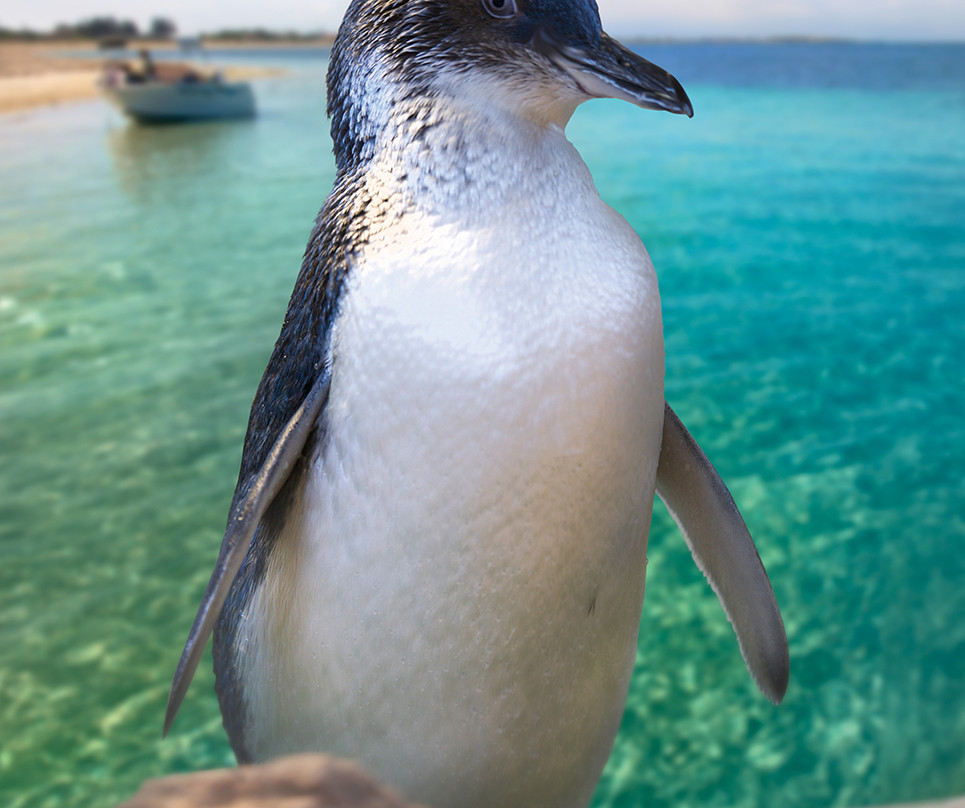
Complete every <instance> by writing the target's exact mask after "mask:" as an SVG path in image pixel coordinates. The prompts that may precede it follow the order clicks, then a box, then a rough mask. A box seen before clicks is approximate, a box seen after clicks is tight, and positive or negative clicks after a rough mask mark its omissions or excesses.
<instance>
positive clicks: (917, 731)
mask: <svg viewBox="0 0 965 808" xmlns="http://www.w3.org/2000/svg"><path fill="white" fill-rule="evenodd" d="M644 52H645V53H646V55H647V56H648V57H650V58H651V59H653V60H654V61H656V62H658V63H660V64H663V65H664V66H665V67H668V68H670V69H672V70H673V71H674V72H675V73H676V74H677V75H678V77H679V78H680V79H681V81H682V82H683V83H684V85H685V86H686V87H687V89H688V91H689V92H690V95H691V97H692V99H693V101H694V106H695V108H696V111H697V114H696V117H695V118H694V119H693V120H692V121H687V120H685V119H683V118H679V117H672V116H668V115H658V114H655V113H645V112H641V111H640V110H637V109H635V108H633V107H630V106H628V105H625V104H619V103H616V102H595V103H593V104H589V105H586V106H585V107H583V108H582V109H581V111H580V112H579V113H578V115H577V117H576V118H575V119H574V121H573V123H572V124H571V126H570V129H569V133H570V137H571V138H572V139H573V140H574V142H575V143H576V144H577V145H578V147H579V148H580V149H581V151H582V152H583V154H584V156H585V158H586V159H587V162H588V163H589V164H590V167H591V169H592V170H593V172H594V175H595V177H596V179H597V183H598V186H599V188H600V191H601V193H602V195H603V196H604V198H605V199H607V200H608V201H609V202H610V203H611V204H613V205H614V206H615V207H616V208H618V209H619V210H620V211H621V212H622V213H623V214H624V215H625V216H626V217H627V218H628V219H629V220H630V221H631V222H632V224H633V225H634V226H635V227H636V228H637V229H638V230H639V232H640V233H641V234H642V235H643V237H644V239H645V241H646V243H647V245H648V247H649V248H650V251H651V254H652V256H653V258H654V263H655V265H656V266H657V271H658V274H659V276H660V282H661V289H662V294H663V304H664V318H665V329H666V341H667V396H668V398H669V400H670V401H671V403H672V404H673V405H674V406H675V408H676V409H677V411H678V413H680V415H681V416H682V417H683V419H684V421H685V422H686V423H687V424H688V425H689V427H690V428H691V430H692V431H693V432H694V433H695V435H696V436H697V438H698V440H699V441H700V442H701V443H702V445H703V447H704V449H705V450H706V451H707V453H708V454H709V455H710V457H711V458H712V459H713V460H714V461H715V463H716V464H717V467H718V469H719V470H720V472H721V473H722V475H723V476H724V478H725V480H726V481H727V482H728V484H729V485H730V487H731V490H732V491H733V493H734V495H735V497H736V499H737V501H738V503H739V504H740V505H741V507H742V510H743V513H744V516H745V518H746V521H747V523H748V525H749V527H750V529H751V532H752V533H753V535H754V536H755V537H756V539H757V542H758V546H759V548H760V552H761V555H762V557H763V559H764V562H765V564H766V565H767V567H768V569H769V571H770V574H771V580H772V581H773V584H774V588H775V591H776V593H777V596H778V600H779V601H780V604H781V607H782V610H783V613H784V617H785V620H786V623H787V628H788V634H789V637H790V643H791V654H792V666H793V668H792V679H791V685H790V689H789V691H788V695H787V698H786V700H785V702H784V704H783V705H782V706H780V707H778V708H775V707H773V706H771V705H770V704H769V703H767V702H766V701H765V700H764V699H763V698H762V697H761V696H760V695H759V694H758V693H757V692H756V691H755V689H754V687H753V684H752V683H751V681H750V679H749V677H748V676H747V674H746V672H745V670H744V667H743V664H742V662H741V660H740V656H739V654H738V651H737V647H736V643H735V641H734V638H733V635H732V633H731V630H730V627H729V625H728V624H727V621H726V619H725V618H724V616H723V614H722V612H721V611H720V609H719V607H718V605H717V603H716V599H715V598H714V596H713V594H712V593H711V592H710V590H709V589H708V588H707V587H706V585H705V584H704V582H703V579H702V577H701V576H700V574H699V572H698V571H697V570H696V568H694V566H693V564H692V563H691V561H690V558H689V554H688V553H687V550H686V548H685V546H684V544H683V541H682V540H681V539H680V537H679V535H678V534H677V532H676V530H675V529H674V528H673V527H672V525H671V524H670V522H669V520H668V518H667V516H666V513H665V512H664V510H663V509H662V507H659V506H658V508H657V511H656V514H655V519H654V526H653V530H652V537H651V547H650V552H649V557H650V566H649V572H648V582H647V602H646V604H645V606H644V614H643V623H642V630H641V639H640V652H639V657H638V666H637V671H636V674H635V678H634V680H633V684H632V687H631V693H630V700H629V704H628V707H627V712H626V715H625V718H624V721H623V726H622V729H621V732H620V735H619V737H618V739H617V742H616V746H615V748H614V752H613V756H612V759H611V761H610V764H609V766H608V768H607V770H606V772H605V775H604V778H603V780H602V782H601V785H600V788H599V790H598V792H597V797H596V802H595V804H596V805H597V806H600V807H601V808H602V806H621V807H622V806H645V805H654V806H662V807H664V808H670V806H748V807H749V806H775V805H780V806H783V807H785V808H818V807H819V806H830V805H835V806H854V805H862V804H872V803H879V802H887V801H898V800H908V799H918V798H924V797H935V796H942V795H948V794H953V793H962V792H965V752H963V750H965V686H963V682H965V553H963V548H965V483H963V475H965V425H963V424H965V395H963V392H962V390H963V376H965V47H962V46H947V47H945V46H931V47H903V46H848V45H833V46H829V45H797V46H770V47H760V46H721V45H693V46H659V47H651V48H647V49H645V51H644ZM262 58H264V57H262ZM287 59H288V66H289V67H291V68H292V73H291V74H290V75H289V76H287V77H285V78H279V79H272V80H268V81H264V82H260V83H259V84H258V85H257V88H256V89H257V96H258V102H259V106H260V115H259V117H258V118H257V119H256V120H254V121H252V122H245V123H236V124H212V125H196V126H188V127H165V128H154V129H152V128H143V127H137V126H132V125H129V124H127V123H125V122H123V121H122V120H121V119H120V118H119V117H118V116H117V115H115V114H114V113H113V112H110V111H108V109H107V108H106V106H105V105H103V104H102V103H101V102H99V101H98V102H91V103H81V104H76V105H70V106H65V107H62V108H58V109H50V110H42V111H35V112H29V113H21V114H14V115H6V116H3V117H0V461H2V462H0V649H2V652H0V804H3V805H6V806H12V807H13V808H26V807H27V806H31V808H33V806H61V805H78V806H87V805H110V804H112V803H113V802H115V801H117V800H120V799H122V798H124V797H126V796H129V795H130V794H131V793H132V792H133V791H134V790H135V789H136V787H137V786H138V784H139V783H140V782H141V781H142V780H143V779H144V778H146V777H153V776H158V775H161V774H165V773H169V772H175V771H185V770H193V769H200V768H206V767H212V766H221V765H226V764H230V763H232V762H233V758H232V755H231V752H230V749H229V748H228V745H227V742H226V740H225V737H224V734H223V731H222V730H221V727H220V716H219V714H218V709H217V705H216V700H215V698H214V696H213V694H212V676H211V674H210V665H209V664H208V663H203V664H202V670H201V671H200V672H199V674H198V676H197V678H196V680H195V684H194V686H193V688H192V691H191V693H190V695H189V697H188V700H187V702H186V703H185V706H184V708H183V709H182V712H181V715H180V716H179V719H178V722H177V724H176V725H175V729H174V732H173V733H172V735H171V736H170V737H169V738H168V739H167V740H165V741H162V740H161V739H160V726H161V717H162V715H163V709H164V702H165V698H166V692H167V687H168V685H169V682H170V677H171V673H172V670H173V667H174V664H175V662H176V660H177V657H178V654H179V652H180V649H181V645H182V643H183V640H184V637H185V634H186V631H187V628H188V626H189V625H190V622H191V619H192V617H193V614H194V610H195V608H196V605H197V601H198V599H199V597H200V594H201V592H202V591H203V588H204V584H205V582H206V579H207V577H208V574H209V571H210V567H211V564H212V561H213V558H214V555H215V553H216V551H217V547H218V544H219V541H220V538H221V530H222V528H223V525H224V518H225V514H226V510H227V505H228V502H229V499H230V496H231V492H232V488H233V485H234V480H235V475H236V474H237V467H238V462H239V458H240V451H241V442H242V438H243V435H244V427H245V422H246V417H247V409H248V406H249V404H250V401H251V397H252V395H253V393H254V390H255V387H256V385H257V382H258V379H259V376H260V374H261V371H262V369H263V367H264V363H265V361H266V360H267V358H268V353H269V351H270V349H271V345H272V343H273V341H274V339H275V337H276V336H277V333H278V328H279V325H280V322H281V318H282V314H283V311H284V308H285V305H286V302H287V298H288V294H289V293H290V291H291V286H292V283H293V281H294V278H295V275H296V272H297V269H298V266H299V262H300V257H301V252H302V249H303V246H304V244H305V241H306V238H307V235H308V232H309V229H310V227H311V223H312V220H313V218H314V216H315V213H316V211H317V209H318V207H319V205H320V203H321V201H322V199H323V198H324V196H325V194H326V192H327V190H328V188H329V186H330V184H331V181H332V177H333V172H334V168H333V161H332V158H331V155H330V142H329V140H328V135H327V123H326V121H325V119H324V114H323V106H324V98H323V89H322V87H323V75H324V65H323V62H322V60H321V58H319V57H316V58H314V59H309V58H304V59H299V60H295V59H293V58H291V57H287Z"/></svg>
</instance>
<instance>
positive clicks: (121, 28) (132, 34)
mask: <svg viewBox="0 0 965 808" xmlns="http://www.w3.org/2000/svg"><path fill="white" fill-rule="evenodd" d="M177 30H178V29H177V26H176V25H175V24H174V23H173V22H172V21H171V20H169V19H167V18H166V17H155V18H154V19H152V20H151V24H150V26H149V27H148V29H147V30H146V31H143V32H142V31H141V30H140V29H139V28H138V26H137V23H135V22H132V21H131V20H118V19H116V18H115V17H108V16H104V17H90V18H89V19H86V20H81V21H79V22H76V23H72V24H70V23H59V24H58V25H56V26H55V27H54V30H53V31H48V32H45V31H34V30H30V29H27V28H21V29H19V30H15V29H13V28H5V27H3V26H2V25H0V41H11V40H19V41H27V42H32V41H41V40H50V39H55V40H70V39H97V40H101V41H104V40H128V39H140V38H147V39H171V38H172V37H173V36H174V35H175V34H176V33H177Z"/></svg>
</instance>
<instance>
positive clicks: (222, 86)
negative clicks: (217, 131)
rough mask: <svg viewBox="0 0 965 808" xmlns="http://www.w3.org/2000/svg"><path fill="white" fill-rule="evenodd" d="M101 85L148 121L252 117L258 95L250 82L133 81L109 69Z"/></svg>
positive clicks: (216, 79) (131, 113)
mask: <svg viewBox="0 0 965 808" xmlns="http://www.w3.org/2000/svg"><path fill="white" fill-rule="evenodd" d="M101 86H102V88H103V90H104V93H105V95H106V96H107V98H108V100H109V101H111V103H113V104H114V105H115V106H116V107H117V108H118V109H120V110H121V111H122V112H124V113H125V114H127V115H129V116H131V117H132V118H134V119H135V120H138V121H143V122H145V123H165V122H171V123H173V122H175V121H202V120H217V119H226V118H250V117H252V116H253V115H254V114H255V94H254V93H253V92H252V90H251V85H250V84H248V83H247V82H243V81H239V82H229V81H224V80H223V79H222V78H221V77H220V76H219V75H217V74H215V75H214V76H213V77H211V78H200V77H198V76H196V75H191V76H188V77H185V78H182V79H180V80H177V81H162V80H148V81H143V80H141V81H130V80H129V79H128V77H127V76H126V75H125V74H124V73H122V72H119V71H117V72H113V73H111V72H108V73H107V74H106V75H105V77H104V79H103V81H102V82H101Z"/></svg>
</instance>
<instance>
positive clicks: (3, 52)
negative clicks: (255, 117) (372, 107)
mask: <svg viewBox="0 0 965 808" xmlns="http://www.w3.org/2000/svg"><path fill="white" fill-rule="evenodd" d="M270 44H271V46H272V47H278V48H293V49H295V48H298V47H319V46H320V45H321V44H322V43H314V42H312V43H282V42H278V43H270ZM268 45H269V43H257V42H246V41H240V40H239V41H221V42H212V43H211V44H207V43H206V44H205V49H206V50H207V51H218V50H223V49H228V48H251V49H256V48H259V47H267V46H268ZM134 47H135V48H137V49H139V48H141V47H145V48H148V49H149V50H151V51H152V52H158V53H161V52H171V51H174V52H179V48H178V46H177V45H176V44H175V43H173V42H144V43H140V42H138V43H136V45H135V46H134ZM88 50H90V51H96V50H97V43H96V42H93V41H87V40H78V41H71V42H0V115H5V114H8V113H14V112H25V111H28V110H32V109H37V108H40V107H48V106H57V105H60V104H68V103H73V102H77V101H88V100H90V99H93V98H98V97H100V94H101V93H100V89H99V87H98V86H97V80H98V78H99V77H100V74H101V71H102V69H103V65H104V62H105V61H107V60H108V59H109V58H110V54H109V53H108V52H105V54H104V56H103V57H98V58H96V59H78V58H74V57H72V56H70V54H71V53H76V52H77V51H88ZM192 55H193V54H185V61H186V62H189V63H193V62H195V61H196V59H191V58H190V57H191V56H192ZM199 67H200V68H201V70H202V71H209V70H210V67H209V66H207V65H199ZM223 72H224V74H225V77H226V78H227V79H228V80H230V81H248V80H252V79H261V78H269V77H272V76H279V75H284V73H285V71H284V70H282V69H280V68H271V67H229V68H226V69H224V71H223Z"/></svg>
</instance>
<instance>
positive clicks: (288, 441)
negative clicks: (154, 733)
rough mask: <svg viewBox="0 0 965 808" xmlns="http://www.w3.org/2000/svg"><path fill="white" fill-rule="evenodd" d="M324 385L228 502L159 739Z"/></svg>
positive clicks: (324, 382)
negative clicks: (217, 548)
mask: <svg viewBox="0 0 965 808" xmlns="http://www.w3.org/2000/svg"><path fill="white" fill-rule="evenodd" d="M330 380H331V373H329V372H324V373H321V374H320V375H319V377H318V378H317V379H316V381H315V383H314V384H313V385H312V387H311V389H310V390H309V392H308V395H307V396H306V397H305V399H304V400H303V401H302V403H301V405H300V406H299V407H298V409H297V410H296V411H295V414H294V415H292V417H291V418H289V419H288V422H287V423H286V424H285V425H284V427H283V428H282V429H281V431H280V432H279V434H278V437H277V438H276V439H275V442H274V443H273V444H272V446H271V449H270V450H269V451H268V454H267V456H266V457H265V460H264V462H263V463H262V464H261V467H260V468H259V469H258V472H257V474H256V475H254V476H253V477H252V478H251V483H250V485H248V486H247V490H245V492H244V494H243V495H242V496H236V498H235V500H234V502H233V503H232V506H231V512H230V514H229V516H228V527H227V528H226V530H225V537H224V540H223V541H222V543H221V550H220V552H219V553H218V560H217V562H216V563H215V566H214V571H213V572H212V573H211V578H210V580H209V581H208V587H207V589H206V590H205V592H204V597H202V599H201V606H200V607H199V608H198V613H197V616H196V617H195V618H194V624H193V625H192V626H191V631H190V632H189V633H188V640H187V642H186V643H185V646H184V650H183V651H182V652H181V659H180V660H179V661H178V667H177V670H176V671H175V672H174V680H173V681H172V682H171V692H170V695H169V696H168V706H167V712H166V713H165V716H164V735H167V733H168V730H169V729H170V728H171V724H172V723H173V722H174V717H175V716H176V715H177V712H178V708H179V707H180V706H181V702H182V701H183V700H184V696H185V693H187V691H188V686H189V685H190V684H191V679H192V677H193V676H194V672H195V670H197V667H198V663H199V662H200V661H201V655H202V654H203V653H204V648H205V646H206V645H207V644H208V638H209V637H210V636H211V632H212V630H213V629H214V624H215V622H216V621H217V620H218V616H219V615H220V614H221V607H222V606H223V605H224V602H225V598H226V597H227V596H228V591H229V590H230V589H231V585H232V583H233V582H234V580H235V576H236V575H237V574H238V570H239V569H240V568H241V565H242V562H243V561H244V560H245V556H246V555H247V554H248V550H249V548H250V547H251V541H252V539H253V538H254V535H255V531H256V530H257V528H258V525H259V523H260V522H261V520H262V517H263V516H264V515H265V511H266V510H267V509H268V506H269V505H271V503H272V501H273V500H274V498H275V496H276V495H277V494H278V492H279V491H280V490H281V488H282V486H283V485H284V484H285V482H286V480H287V479H288V477H289V475H290V474H291V472H292V469H293V468H294V466H295V463H296V462H297V461H298V459H299V457H301V454H302V450H303V449H304V447H305V444H306V441H307V440H308V436H309V434H310V433H311V431H312V429H313V428H314V426H315V423H316V421H317V419H318V416H319V414H320V413H321V411H322V408H323V407H324V406H325V402H326V401H327V400H328V390H329V383H330Z"/></svg>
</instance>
